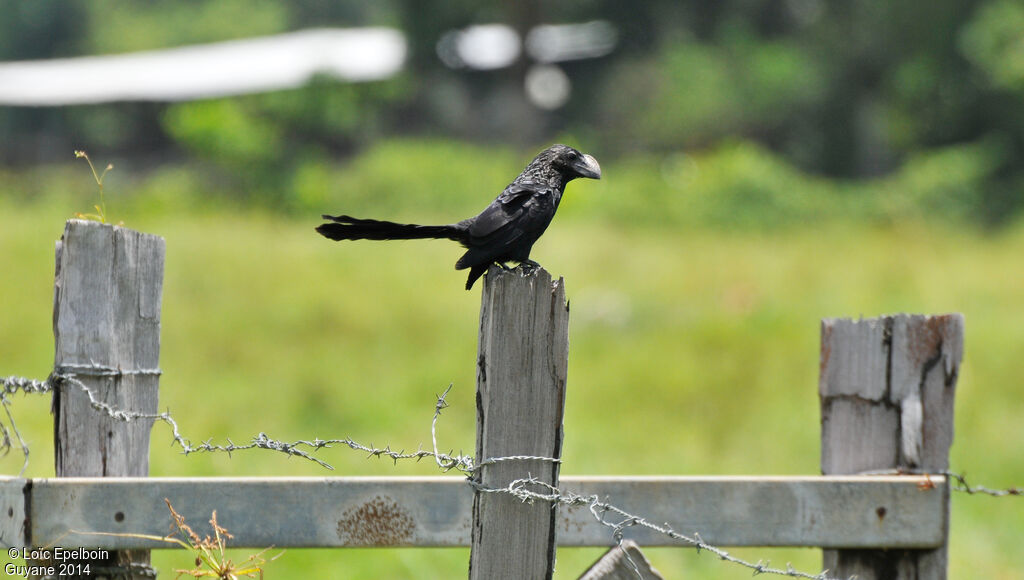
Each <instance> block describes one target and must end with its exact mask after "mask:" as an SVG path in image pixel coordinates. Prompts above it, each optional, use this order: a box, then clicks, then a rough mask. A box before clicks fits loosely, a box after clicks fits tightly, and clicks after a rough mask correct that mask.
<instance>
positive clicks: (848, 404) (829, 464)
mask: <svg viewBox="0 0 1024 580" xmlns="http://www.w3.org/2000/svg"><path fill="white" fill-rule="evenodd" d="M963 332H964V320H963V316H962V315H960V314H945V315H939V316H922V315H908V314H898V315H895V316H883V317H880V318H873V319H868V320H849V319H826V320H823V321H822V324H821V375H820V378H819V393H820V396H821V471H822V473H823V474H825V475H848V474H857V473H864V472H870V471H878V470H885V471H891V470H905V471H925V472H932V473H940V472H944V471H946V470H948V469H949V448H950V446H951V445H952V443H953V397H954V395H955V393H956V381H957V377H958V375H959V372H960V360H961V358H962V356H963ZM943 493H944V495H945V502H944V504H945V510H946V513H945V514H944V518H945V522H946V537H947V538H948V535H949V486H948V484H947V485H946V486H945V489H944V492H943ZM892 509H898V507H897V506H878V507H877V508H876V515H877V517H879V518H884V517H885V515H886V513H887V510H892ZM946 558H947V549H946V546H945V545H944V546H943V547H941V548H938V549H931V550H924V549H922V550H824V567H825V568H826V569H828V570H829V571H830V573H829V575H830V576H833V577H838V578H848V577H850V576H854V575H856V576H857V577H858V578H860V579H861V580H870V579H881V578H885V579H901V580H902V579H911V578H913V579H917V578H921V579H935V578H945V577H946Z"/></svg>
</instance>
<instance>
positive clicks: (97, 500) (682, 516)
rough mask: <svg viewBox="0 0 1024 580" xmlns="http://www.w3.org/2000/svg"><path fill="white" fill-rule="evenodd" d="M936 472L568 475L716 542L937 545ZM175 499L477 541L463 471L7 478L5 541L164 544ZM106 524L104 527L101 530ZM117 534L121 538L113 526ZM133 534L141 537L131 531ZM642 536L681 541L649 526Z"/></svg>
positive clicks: (399, 538)
mask: <svg viewBox="0 0 1024 580" xmlns="http://www.w3.org/2000/svg"><path fill="white" fill-rule="evenodd" d="M946 486H947V481H946V478H945V477H942V476H843V477H660V476H652V477H590V476H584V477H580V476H576V477H573V476H565V477H562V478H561V484H560V488H561V492H562V494H563V495H566V494H570V493H571V494H578V495H580V496H584V497H590V496H596V497H597V498H599V499H600V501H601V502H605V503H607V504H611V505H614V506H615V507H617V508H620V509H622V510H623V511H625V512H628V513H629V514H632V515H635V516H638V517H642V518H644V519H645V520H647V521H648V522H650V523H652V524H656V525H658V526H666V527H670V528H671V529H673V530H675V531H676V532H679V533H680V534H685V535H688V536H692V535H694V534H699V537H700V538H701V539H702V540H703V541H704V542H707V543H708V544H712V545H716V546H818V547H825V548H933V547H937V546H940V545H942V542H943V538H944V535H943V530H944V529H945V526H946V525H947V524H946V521H945V515H944V514H945V510H944V507H943V506H944V502H945V501H946V499H945V498H946V497H948V490H947V489H946ZM165 498H166V499H167V500H169V501H170V502H171V504H172V505H173V506H174V509H175V510H176V511H177V512H178V513H180V514H182V515H183V516H184V517H185V518H186V521H187V522H188V524H189V525H190V526H192V527H193V528H194V529H195V530H196V532H198V533H199V534H200V535H203V534H206V533H211V531H210V528H209V525H208V523H207V522H208V520H209V519H210V515H211V513H212V512H213V511H214V510H216V511H217V521H218V523H219V524H220V525H222V526H223V527H225V528H227V529H228V530H229V531H230V532H231V534H233V535H234V539H232V540H231V541H230V546H232V547H267V546H271V545H273V546H277V547H350V546H462V547H465V546H469V543H470V528H471V525H472V503H473V488H472V487H470V485H469V484H468V483H467V481H466V480H465V479H464V478H461V477H273V478H248V477H230V478H221V477H207V478H178V477H173V478H161V477H151V478H54V479H45V478H39V479H23V478H0V542H2V543H3V544H4V546H5V547H62V548H72V547H95V548H107V549H134V548H166V547H173V546H170V545H168V544H164V543H160V542H155V541H153V540H146V539H143V538H139V537H137V535H139V534H142V535H154V536H165V535H167V534H168V533H169V531H170V529H171V528H170V523H171V518H170V514H169V512H168V510H167V507H166V505H165V503H164V499H165ZM596 516H602V517H605V518H606V521H608V522H609V523H612V524H614V523H617V522H618V521H620V520H622V517H621V515H617V514H615V513H613V512H606V513H602V512H601V510H597V509H594V510H592V509H591V508H590V507H589V506H587V505H582V506H568V507H567V506H564V505H563V506H561V507H560V508H559V514H558V523H557V525H558V544H559V545H560V546H608V545H610V544H612V543H613V538H612V533H611V530H610V529H609V526H608V525H607V524H603V523H601V522H600V521H599V520H598V519H597V517H596ZM100 534H104V535H100ZM106 534H117V535H106ZM127 534H133V535H132V536H129V535H127ZM623 534H624V536H625V537H626V538H631V539H634V540H635V541H636V542H637V543H639V544H640V545H642V546H645V547H646V546H680V545H686V544H685V543H684V542H681V541H679V540H675V539H672V538H670V537H668V536H667V535H665V534H660V533H657V532H655V531H654V530H650V529H647V528H644V527H642V526H627V527H624V528H623Z"/></svg>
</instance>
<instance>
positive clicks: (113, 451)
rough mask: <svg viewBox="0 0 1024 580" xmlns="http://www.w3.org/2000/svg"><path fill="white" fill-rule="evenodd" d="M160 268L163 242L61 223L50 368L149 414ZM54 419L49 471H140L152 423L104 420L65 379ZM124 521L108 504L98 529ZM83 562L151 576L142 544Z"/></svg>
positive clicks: (153, 407)
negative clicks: (52, 468) (107, 514)
mask: <svg viewBox="0 0 1024 580" xmlns="http://www.w3.org/2000/svg"><path fill="white" fill-rule="evenodd" d="M163 273H164V240H163V238H160V237H158V236H153V235H148V234H142V233H139V232H136V231H133V230H129V229H126V228H121V227H117V226H110V225H106V224H100V223H98V222H93V221H84V220H69V221H68V222H67V224H66V225H65V228H64V235H63V237H62V238H61V240H60V241H59V242H57V270H56V283H55V288H54V300H53V302H54V304H53V333H54V339H55V343H56V348H55V353H56V354H55V357H54V369H55V372H57V373H59V374H63V375H73V376H74V378H75V379H77V380H78V381H81V383H82V384H84V385H85V386H86V387H88V388H89V389H90V390H91V391H92V392H93V393H94V394H95V396H96V398H97V400H98V401H101V402H104V403H106V404H108V405H110V406H112V407H115V408H117V409H123V410H126V411H130V412H136V413H156V411H157V394H158V393H157V389H158V382H159V371H158V367H159V357H160V300H161V292H162V286H163ZM53 417H54V419H53V428H54V451H55V455H56V457H55V462H56V474H57V477H75V476H82V477H89V476H92V477H117V476H133V477H142V476H146V475H149V432H150V429H151V428H152V425H153V421H152V420H136V421H131V422H123V421H117V420H114V419H112V418H111V417H108V416H105V415H103V414H101V413H100V412H98V411H97V410H95V409H93V408H92V406H91V405H90V401H89V397H88V396H87V394H86V393H85V392H84V391H83V390H82V389H81V388H79V387H77V386H75V385H74V383H72V382H70V381H63V382H61V383H59V388H57V389H55V390H54V393H53ZM126 519H130V518H126V515H125V514H124V513H121V512H118V511H117V510H116V509H115V507H114V506H111V513H110V521H109V522H106V525H105V526H104V527H103V529H108V530H109V531H111V532H116V533H131V532H133V531H135V530H130V529H121V528H122V525H121V522H122V521H124V520H126ZM76 539H79V538H76ZM83 541H84V542H85V543H86V544H87V543H88V539H87V538H86V539H84V540H83ZM78 563H81V564H85V563H86V562H78ZM88 563H89V564H90V569H91V570H90V571H91V574H90V575H88V576H84V577H90V578H113V577H117V578H151V577H153V576H152V575H151V574H147V573H146V569H147V568H148V563H149V552H148V551H146V550H131V551H123V552H112V553H111V554H110V558H109V559H107V560H101V561H92V562H88ZM131 564H136V566H134V567H132V566H131ZM140 564H141V566H140ZM126 568H127V569H128V570H129V572H128V573H127V574H124V573H123V570H125V569H126Z"/></svg>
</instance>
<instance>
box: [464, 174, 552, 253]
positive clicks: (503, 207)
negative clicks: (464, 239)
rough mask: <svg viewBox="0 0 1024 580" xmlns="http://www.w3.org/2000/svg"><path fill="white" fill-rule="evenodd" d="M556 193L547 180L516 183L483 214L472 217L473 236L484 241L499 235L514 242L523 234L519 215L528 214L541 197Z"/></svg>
mask: <svg viewBox="0 0 1024 580" xmlns="http://www.w3.org/2000/svg"><path fill="white" fill-rule="evenodd" d="M553 193H554V190H553V188H552V187H551V186H550V185H548V184H546V183H539V182H535V181H523V182H516V183H513V184H511V185H509V186H508V187H506V188H505V191H503V192H501V195H499V196H498V197H497V199H495V200H494V201H493V202H491V205H489V206H487V208H486V209H484V211H482V212H480V215H478V216H476V217H475V218H472V219H471V220H468V221H471V222H472V223H471V224H469V235H470V237H471V238H475V239H477V240H483V239H486V238H489V237H492V236H495V235H496V234H498V235H501V237H503V238H505V237H506V236H507V237H508V239H507V240H506V242H511V241H513V240H515V239H516V238H518V237H519V236H520V235H522V231H521V230H520V229H519V228H521V227H522V225H523V224H522V223H521V220H520V218H521V217H522V216H523V215H524V214H526V213H528V212H529V211H530V210H531V209H532V207H531V206H534V205H536V204H537V202H538V200H539V199H541V198H543V197H544V196H550V195H552V194H553Z"/></svg>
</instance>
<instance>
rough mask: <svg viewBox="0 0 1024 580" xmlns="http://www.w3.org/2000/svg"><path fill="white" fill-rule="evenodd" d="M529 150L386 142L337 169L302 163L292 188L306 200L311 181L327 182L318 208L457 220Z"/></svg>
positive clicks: (487, 197) (489, 194) (493, 191)
mask: <svg viewBox="0 0 1024 580" xmlns="http://www.w3.org/2000/svg"><path fill="white" fill-rule="evenodd" d="M533 154H534V152H533V151H530V152H527V153H525V154H520V155H514V154H513V153H512V152H511V151H509V150H507V149H502V148H499V147H481V146H477V145H473V144H468V143H459V142H455V141H449V140H390V141H384V142H380V143H378V144H377V145H375V146H374V147H371V148H370V149H368V150H367V151H365V152H364V153H362V154H360V155H358V156H356V157H355V158H354V159H352V160H351V161H350V162H348V163H347V164H345V165H343V166H340V167H337V168H329V169H326V170H323V169H321V170H313V169H311V168H310V167H309V165H306V166H304V167H305V169H304V171H303V172H302V173H301V175H300V177H301V180H298V181H297V185H298V186H299V187H298V188H297V189H296V191H298V195H299V196H300V198H304V199H309V198H312V197H314V196H315V195H316V192H315V190H313V189H311V188H310V186H311V185H312V186H313V187H314V188H319V187H322V186H328V188H327V190H326V191H327V194H326V195H323V197H322V199H323V202H324V203H326V204H328V205H327V206H326V207H323V206H321V209H329V208H330V207H334V208H336V209H338V210H343V211H345V212H357V211H362V212H375V213H376V214H377V215H379V216H391V217H396V218H397V217H399V216H407V217H410V218H411V217H413V216H419V219H421V220H422V219H425V218H424V216H426V217H437V218H439V217H442V216H447V219H449V220H454V219H455V218H458V219H461V218H462V217H466V216H465V215H461V214H468V213H470V212H473V211H479V210H481V209H483V206H484V205H486V204H488V203H490V201H491V199H493V198H494V196H496V195H497V194H498V192H500V191H501V190H502V189H503V188H504V187H505V186H506V185H508V183H509V182H510V181H511V180H512V178H513V177H514V176H515V175H514V171H515V170H513V173H510V171H509V168H517V167H521V166H525V165H526V163H527V162H528V161H529V160H530V158H531V156H532V155H533ZM328 174H329V175H330V177H327V175H328ZM314 176H318V179H316V180H314V181H310V179H311V177H314ZM304 209H306V208H304ZM308 209H316V208H308Z"/></svg>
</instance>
